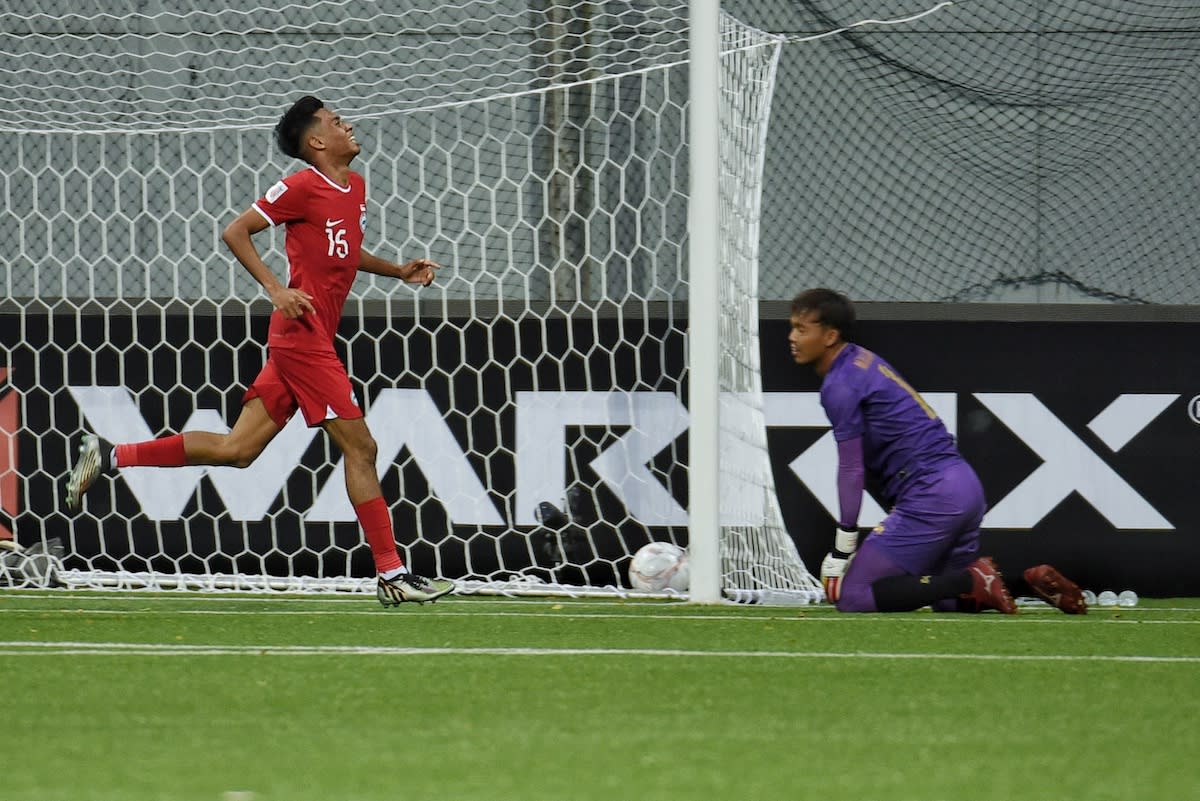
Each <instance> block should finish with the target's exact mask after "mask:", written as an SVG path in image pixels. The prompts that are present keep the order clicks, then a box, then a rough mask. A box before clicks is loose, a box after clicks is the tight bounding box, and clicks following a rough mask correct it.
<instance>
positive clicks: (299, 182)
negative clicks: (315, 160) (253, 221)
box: [254, 172, 309, 225]
mask: <svg viewBox="0 0 1200 801" xmlns="http://www.w3.org/2000/svg"><path fill="white" fill-rule="evenodd" d="M304 177H305V175H304V173H302V172H301V173H296V174H295V175H289V176H288V177H287V178H284V179H283V180H282V181H278V182H276V183H275V185H274V186H272V187H271V188H270V189H268V190H267V193H266V194H265V195H263V196H262V197H260V198H259V199H258V200H256V201H255V202H254V208H255V209H256V210H257V211H258V213H259V214H261V215H262V216H263V217H265V218H266V220H267V222H269V223H270V224H271V225H282V224H284V223H288V222H292V221H293V220H302V219H304V214H305V210H306V209H307V207H308V196H309V182H308V181H306V180H304Z"/></svg>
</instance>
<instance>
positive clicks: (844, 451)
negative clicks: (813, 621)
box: [821, 437, 866, 603]
mask: <svg viewBox="0 0 1200 801" xmlns="http://www.w3.org/2000/svg"><path fill="white" fill-rule="evenodd" d="M865 483H866V471H865V469H864V468H863V455H862V438H861V437H854V438H852V439H848V440H846V441H844V442H839V443H838V480H837V485H838V509H839V512H840V514H839V515H838V529H837V535H836V537H835V538H834V543H833V550H832V551H830V552H829V553H828V554H826V555H825V558H824V559H823V560H822V561H821V584H822V585H823V586H824V587H825V597H826V598H827V599H828V600H829V601H830V603H836V602H837V600H838V598H840V597H841V594H842V578H843V577H844V576H845V574H846V570H847V569H848V568H849V566H850V558H851V557H852V556H853V555H854V551H855V550H856V549H857V548H858V513H859V512H860V511H861V509H862V493H863V486H864V485H865Z"/></svg>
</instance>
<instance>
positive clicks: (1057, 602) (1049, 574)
mask: <svg viewBox="0 0 1200 801" xmlns="http://www.w3.org/2000/svg"><path fill="white" fill-rule="evenodd" d="M1025 581H1026V583H1027V584H1029V588H1030V589H1031V590H1033V591H1034V592H1036V593H1037V594H1038V595H1040V596H1041V597H1042V599H1043V600H1044V601H1045V602H1046V603H1048V604H1050V605H1051V606H1057V607H1058V608H1059V609H1061V610H1062V611H1064V612H1066V613H1067V614H1068V615H1086V614H1087V610H1088V607H1087V601H1085V600H1084V599H1083V591H1082V590H1080V589H1079V585H1078V584H1076V583H1075V582H1073V581H1071V580H1070V579H1069V578H1067V577H1066V576H1064V575H1063V574H1062V573H1059V572H1058V571H1057V570H1055V569H1054V568H1053V567H1052V566H1050V565H1036V566H1034V567H1031V568H1028V569H1026V571H1025Z"/></svg>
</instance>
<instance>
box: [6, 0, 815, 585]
mask: <svg viewBox="0 0 1200 801" xmlns="http://www.w3.org/2000/svg"><path fill="white" fill-rule="evenodd" d="M89 9H90V10H89ZM149 9H151V10H147V7H145V6H144V5H143V4H135V3H132V2H129V3H112V4H106V5H105V6H104V8H103V10H97V7H96V6H93V5H90V4H85V5H83V6H80V5H79V4H77V3H68V2H66V1H65V0H63V1H62V2H47V0H40V1H39V2H38V3H19V2H18V3H10V4H7V6H6V8H5V10H3V11H0V24H2V26H3V29H4V30H5V31H6V34H5V36H4V37H2V38H0V69H3V70H4V72H5V74H6V75H7V76H9V79H8V80H7V81H6V82H4V84H3V85H2V86H0V97H2V98H3V101H4V105H5V107H6V108H7V109H8V113H7V114H6V115H5V118H4V120H2V121H0V128H3V129H5V133H6V134H7V135H8V136H9V137H10V139H11V141H12V142H13V143H14V148H13V149H14V151H15V152H14V153H13V154H12V157H11V158H10V159H9V160H8V161H7V164H6V166H5V167H4V168H3V180H4V189H5V192H6V199H7V205H6V210H5V217H6V222H5V226H6V228H7V229H8V230H10V231H12V232H13V238H12V240H11V246H10V247H9V248H8V249H6V252H5V254H4V257H3V258H4V259H5V260H6V261H7V265H6V266H7V269H6V271H5V282H6V285H5V287H4V290H5V291H4V297H5V300H3V301H0V312H2V314H0V326H2V332H3V340H2V341H3V349H2V351H0V358H2V359H3V361H2V362H0V368H2V369H3V370H4V375H3V378H4V379H5V381H6V382H7V383H6V384H5V385H4V390H5V392H6V394H5V395H0V414H2V415H3V422H4V424H5V426H4V427H3V428H0V433H5V434H6V439H5V442H6V443H7V444H8V445H9V448H8V454H7V456H8V457H9V458H8V461H7V463H0V473H2V475H0V493H2V495H0V511H2V513H3V517H0V523H2V524H3V526H4V530H5V531H8V532H15V535H16V541H17V542H18V543H20V544H22V545H30V544H34V543H48V542H51V541H55V540H57V541H58V542H60V543H61V545H62V556H61V565H60V569H59V570H57V571H52V572H53V576H51V578H50V579H47V575H48V573H47V571H46V570H45V564H44V562H45V560H44V559H43V560H42V562H40V563H39V565H40V568H41V570H40V572H37V571H34V575H36V576H40V578H39V579H38V580H39V581H41V582H43V583H44V582H45V581H47V580H54V581H60V582H62V583H65V584H67V585H71V586H128V587H149V588H164V587H194V588H209V589H246V590H267V589H282V590H296V591H316V590H348V591H356V590H365V589H367V588H369V587H370V586H372V585H371V581H372V576H373V566H372V563H371V558H370V553H369V550H368V549H367V548H366V546H365V544H363V540H362V536H361V533H360V531H359V529H358V526H357V524H356V522H355V518H354V514H353V510H352V508H351V506H350V503H349V501H348V499H347V497H346V494H345V489H344V474H343V468H342V465H341V463H340V455H339V454H338V453H337V452H336V451H335V450H334V449H333V448H332V446H331V445H330V443H329V442H328V440H327V439H326V437H324V436H322V435H321V434H320V433H319V431H318V430H317V429H309V428H307V427H305V425H304V424H303V421H302V420H300V419H299V418H298V417H297V418H296V419H293V420H292V421H291V422H290V423H289V424H288V425H287V426H286V427H285V428H284V430H283V431H282V432H280V434H279V435H278V436H277V437H276V438H275V439H274V440H273V441H272V442H271V444H270V445H269V446H268V448H267V450H266V451H265V452H264V453H263V454H262V455H261V456H260V457H259V459H258V460H257V461H255V463H254V464H252V465H251V466H250V467H248V468H245V469H240V470H239V469H235V468H209V467H185V468H177V469H154V468H129V469H123V470H121V471H119V474H118V475H116V476H113V477H105V478H102V479H101V480H100V481H99V482H98V483H97V485H96V486H95V487H93V488H92V490H91V491H90V492H89V493H88V495H87V496H86V498H85V508H84V511H83V512H82V513H81V514H78V515H67V514H66V513H64V511H63V506H62V500H63V494H64V488H63V486H62V483H61V482H62V479H63V476H64V475H65V473H66V472H67V470H68V469H69V466H70V463H71V461H72V460H73V453H72V447H73V445H74V443H75V442H76V441H77V440H78V437H79V435H80V434H81V433H82V432H83V431H85V430H86V431H94V432H96V433H97V434H99V435H100V436H102V437H103V438H105V439H107V440H110V441H114V442H131V441H140V440H144V439H148V438H151V437H154V436H160V435H164V434H167V433H173V432H176V431H185V430H213V431H221V430H227V426H228V425H230V424H231V423H232V421H233V420H234V419H235V418H236V416H237V413H238V410H239V408H240V403H241V397H242V392H243V391H244V387H245V386H246V385H247V384H248V383H249V382H250V381H252V380H253V378H254V376H255V375H256V374H257V371H258V369H259V368H260V366H261V364H262V362H263V360H264V358H265V355H266V354H265V345H264V343H265V331H266V325H267V319H268V316H269V313H270V310H271V309H270V304H269V302H268V301H267V300H266V299H265V297H264V295H263V294H262V292H261V290H260V289H259V287H258V286H257V284H255V283H254V281H253V280H252V279H251V278H250V277H249V275H248V274H246V273H245V271H244V270H243V269H242V268H241V267H240V266H239V265H238V264H237V263H236V262H235V261H234V260H233V259H232V257H231V256H230V254H229V253H228V251H227V250H226V249H225V248H224V247H223V245H222V244H221V242H220V231H221V229H222V228H223V226H224V225H225V223H226V222H227V221H228V220H230V219H231V218H232V217H233V216H235V215H236V214H238V213H239V212H241V211H242V210H244V209H245V208H246V207H248V206H249V204H250V203H251V202H252V201H254V200H255V199H257V198H258V197H260V196H261V195H262V194H263V193H264V192H265V191H266V189H267V188H268V187H270V186H271V185H272V184H273V183H275V182H276V181H277V180H279V178H280V177H281V176H283V175H285V174H288V173H290V172H293V171H295V170H297V169H299V167H300V165H299V163H298V162H293V161H289V160H288V159H286V158H285V157H283V156H282V155H280V154H279V153H278V152H277V151H276V150H275V148H274V145H273V142H272V136H271V129H272V127H273V125H274V123H275V121H276V120H277V119H278V116H279V115H280V113H281V112H282V110H283V108H285V107H286V106H287V105H288V104H290V103H291V102H292V101H293V100H294V99H296V98H297V97H299V96H300V95H303V94H308V93H311V94H316V95H317V96H319V97H321V98H322V99H323V100H324V101H325V103H326V104H327V105H329V106H330V107H332V108H334V109H335V110H337V111H338V112H339V113H342V114H343V115H345V116H346V117H347V118H349V119H350V120H351V121H352V122H354V124H355V133H356V136H357V138H358V139H359V141H360V142H362V143H363V144H364V153H363V154H362V155H361V156H360V157H359V159H358V160H357V161H356V162H355V168H356V169H357V170H359V171H360V172H361V173H363V175H364V176H365V178H366V181H367V186H368V192H369V195H370V197H369V204H370V208H369V212H368V220H369V221H368V225H367V238H366V241H365V242H364V245H365V247H366V248H367V249H368V250H371V251H372V252H376V253H378V254H380V255H382V256H384V257H387V258H394V259H397V260H406V259H410V258H415V257H418V256H427V257H430V258H433V259H435V260H436V261H438V262H440V263H441V264H442V265H444V266H443V269H442V270H441V271H440V273H439V277H438V281H437V283H436V284H435V285H434V286H433V287H430V288H427V289H421V290H417V289H414V288H412V287H408V286H405V285H403V284H400V283H399V282H395V281H389V280H384V279H380V278H376V277H373V276H368V275H362V276H360V278H359V279H358V281H357V282H356V283H355V285H354V287H353V289H352V292H351V296H350V299H349V301H348V303H347V306H346V309H345V315H344V319H343V324H342V326H341V329H340V331H339V338H338V346H339V349H340V350H341V351H342V352H343V353H344V355H345V358H346V363H347V367H348V369H349V372H350V375H351V377H352V379H353V380H354V381H355V382H356V383H357V388H358V394H359V397H360V399H361V400H362V402H363V406H364V409H365V411H366V416H367V422H368V425H369V426H370V428H371V431H372V433H373V435H374V436H375V439H376V441H377V443H378V446H379V460H378V464H377V467H378V471H379V474H380V477H381V480H382V484H383V487H384V493H385V497H386V498H387V499H388V501H389V503H390V504H391V511H392V515H393V520H394V525H395V531H396V538H397V541H398V543H399V544H400V546H401V553H402V555H404V556H405V558H406V561H407V562H408V563H409V564H410V565H412V566H413V568H414V570H416V571H418V572H422V573H426V574H431V575H439V576H445V577H449V578H454V579H457V580H459V581H461V582H462V584H463V587H464V588H465V589H466V590H467V591H479V592H489V591H503V592H513V593H523V592H533V593H547V592H567V593H577V594H588V593H609V594H611V593H614V592H615V593H621V592H628V591H629V590H628V587H629V585H628V581H627V577H626V568H627V565H628V563H629V560H630V558H631V556H632V554H633V553H635V552H636V551H637V550H638V548H639V547H641V546H642V545H644V544H646V543H648V542H650V541H656V540H664V541H671V542H675V543H677V544H679V545H684V546H686V545H687V541H688V529H687V523H688V517H687V511H686V510H687V462H688V459H687V453H686V436H685V433H686V430H687V428H688V426H689V424H690V425H717V424H718V421H716V420H690V421H689V419H688V413H687V408H686V400H687V394H686V389H687V383H688V376H687V352H686V351H687V343H688V337H687V332H688V327H689V325H692V324H696V325H718V326H720V330H721V341H722V343H723V344H722V347H723V350H722V352H721V353H720V354H719V358H720V363H721V371H722V372H721V375H722V382H723V384H724V386H723V398H724V401H723V403H722V414H721V415H720V421H721V423H722V424H724V426H725V427H724V428H723V429H722V432H721V443H722V456H721V463H722V484H723V487H722V493H721V495H722V512H721V517H722V519H721V524H722V527H721V531H722V534H721V537H722V542H721V554H722V574H723V582H724V588H725V594H726V596H727V597H730V598H733V599H736V600H751V601H791V602H802V603H803V602H810V601H816V600H819V599H820V597H821V593H820V588H819V585H818V584H817V583H816V582H815V581H814V580H813V579H812V577H811V576H810V575H809V573H808V571H807V570H806V569H805V566H804V564H803V563H802V562H801V560H800V559H799V557H798V555H797V552H796V548H795V545H794V544H793V542H792V539H791V537H790V536H789V535H788V533H787V531H786V530H784V528H783V525H782V523H781V516H780V513H779V508H778V502H777V499H776V497H775V490H774V483H773V481H772V477H771V468H770V463H769V460H768V458H767V451H766V440H765V426H764V422H763V414H762V393H761V386H760V381H759V373H758V358H759V355H758V329H757V326H758V318H757V300H758V295H757V269H758V220H759V216H760V213H759V198H760V193H761V179H762V163H763V148H764V141H765V131H766V125H767V120H768V116H769V113H770V100H771V92H772V81H773V78H774V71H775V66H776V62H777V59H778V52H779V46H780V40H779V39H778V38H777V37H772V36H768V35H765V34H763V33H761V32H759V31H756V30H754V29H752V28H750V27H748V26H745V25H743V24H741V23H739V22H737V21H736V20H734V19H733V18H731V17H729V16H723V17H722V20H721V39H722V54H721V81H722V83H721V90H722V91H721V98H722V99H721V111H720V126H721V133H722V145H721V179H720V186H721V191H720V194H721V209H722V212H721V230H722V242H723V246H722V252H721V254H720V256H721V273H722V275H721V280H722V293H723V295H722V301H723V309H722V313H721V319H720V320H715V321H714V320H689V317H688V305H687V300H688V281H689V274H688V265H687V263H686V262H687V259H686V254H687V241H688V231H687V209H688V197H689V187H688V177H687V176H688V169H687V166H688V165H687V152H688V149H687V109H688V85H687V83H688V81H687V77H688V73H687V60H688V8H687V4H686V3H685V2H657V1H656V2H622V3H596V2H586V3H585V2H574V3H569V2H561V1H556V0H543V2H534V3H525V2H522V3H516V2H507V1H506V0H474V1H470V2H457V3H454V4H445V5H438V6H432V5H431V7H429V8H422V9H404V8H396V7H393V6H390V5H388V4H377V3H374V2H367V1H366V0H339V1H336V2H335V1H334V0H329V1H327V2H322V3H317V4H310V5H305V6H303V7H300V6H294V5H287V6H283V7H275V6H269V5H268V4H263V5H261V6H259V7H247V4H234V3H226V2H219V1H218V0H200V1H199V2H194V3H189V4H187V5H186V7H178V6H176V5H175V4H168V3H164V4H152V5H151V6H150V7H149ZM256 242H257V244H259V246H260V248H261V249H262V250H263V252H264V254H265V257H266V260H267V262H268V264H270V265H271V266H272V268H273V269H274V270H275V271H276V274H277V275H282V274H283V271H284V270H285V257H284V253H283V233H282V231H275V230H272V231H271V232H269V233H263V234H261V235H260V236H259V237H258V238H257V239H256ZM8 397H15V398H17V399H18V400H15V401H7V402H6V401H5V400H4V399H5V398H8ZM6 404H7V405H6ZM5 464H7V466H8V469H7V472H5V469H4V467H5ZM5 475H8V476H9V477H10V478H12V479H13V480H11V481H8V482H7V483H6V481H5V478H4V476H5ZM14 476H15V478H13V477H14ZM2 533H3V532H0V535H2ZM43 550H46V549H45V548H43ZM47 552H51V551H47ZM19 557H20V554H19V553H17V552H16V551H15V550H14V549H11V548H10V549H8V550H7V551H6V554H5V558H4V560H2V561H0V584H4V583H9V584H20V583H22V582H24V583H29V582H30V581H31V579H29V577H28V576H27V575H26V574H24V573H22V571H21V569H20V567H19V565H20V558H19Z"/></svg>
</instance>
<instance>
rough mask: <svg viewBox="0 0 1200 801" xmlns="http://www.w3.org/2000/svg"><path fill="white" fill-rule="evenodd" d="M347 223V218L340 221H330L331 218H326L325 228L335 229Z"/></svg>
mask: <svg viewBox="0 0 1200 801" xmlns="http://www.w3.org/2000/svg"><path fill="white" fill-rule="evenodd" d="M345 221H346V218H345V217H343V218H342V219H340V220H330V219H329V218H326V219H325V227H326V228H332V227H333V226H335V225H341V224H342V223H344V222H345Z"/></svg>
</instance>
